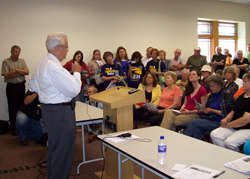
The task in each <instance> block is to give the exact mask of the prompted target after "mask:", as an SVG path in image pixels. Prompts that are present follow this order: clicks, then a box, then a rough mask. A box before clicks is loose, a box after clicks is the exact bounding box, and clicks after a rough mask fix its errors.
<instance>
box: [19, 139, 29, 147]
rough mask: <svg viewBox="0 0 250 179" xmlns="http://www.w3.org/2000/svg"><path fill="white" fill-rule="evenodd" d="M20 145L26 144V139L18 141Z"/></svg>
mask: <svg viewBox="0 0 250 179" xmlns="http://www.w3.org/2000/svg"><path fill="white" fill-rule="evenodd" d="M20 145H22V146H26V145H28V141H27V139H24V140H22V141H20Z"/></svg>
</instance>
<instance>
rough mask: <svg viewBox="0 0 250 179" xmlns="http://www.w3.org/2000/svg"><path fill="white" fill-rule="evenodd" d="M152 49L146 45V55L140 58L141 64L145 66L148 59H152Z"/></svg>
mask: <svg viewBox="0 0 250 179" xmlns="http://www.w3.org/2000/svg"><path fill="white" fill-rule="evenodd" d="M152 49H153V47H148V48H147V50H146V57H143V58H142V59H141V61H142V63H143V65H144V67H145V68H146V66H147V63H148V62H149V61H150V60H152V57H151V56H152V54H151V51H152Z"/></svg>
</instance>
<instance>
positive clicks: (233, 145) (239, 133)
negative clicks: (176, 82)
mask: <svg viewBox="0 0 250 179" xmlns="http://www.w3.org/2000/svg"><path fill="white" fill-rule="evenodd" d="M243 90H244V91H245V93H244V94H242V95H240V97H239V98H238V99H237V100H236V102H235V105H234V108H233V110H232V111H231V112H230V113H229V114H228V115H227V116H226V117H225V118H223V119H222V120H221V121H220V124H221V126H220V127H219V128H217V129H215V130H213V131H212V132H211V134H210V137H211V139H212V142H213V143H214V144H215V145H218V146H221V147H224V148H227V149H230V150H234V151H239V147H240V146H241V145H243V144H245V143H246V142H247V141H248V140H250V73H248V74H245V75H244V76H243Z"/></svg>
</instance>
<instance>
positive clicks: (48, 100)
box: [30, 32, 81, 179]
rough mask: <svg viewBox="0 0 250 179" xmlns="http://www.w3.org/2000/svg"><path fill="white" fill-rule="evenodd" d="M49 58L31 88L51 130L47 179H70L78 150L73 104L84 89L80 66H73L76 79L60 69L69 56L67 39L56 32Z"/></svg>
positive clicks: (48, 42)
mask: <svg viewBox="0 0 250 179" xmlns="http://www.w3.org/2000/svg"><path fill="white" fill-rule="evenodd" d="M46 47H47V50H48V54H47V55H46V56H45V57H44V58H43V59H42V60H41V61H40V62H39V63H38V65H37V67H36V71H35V73H34V75H33V78H34V79H35V80H34V82H35V83H32V84H30V87H31V88H33V89H36V90H37V92H38V95H39V100H40V102H41V103H42V118H43V120H44V123H45V126H46V128H47V130H48V162H47V169H48V170H47V174H48V178H49V179H50V178H60V179H66V178H69V176H70V171H71V167H72V163H73V156H74V146H75V132H76V124H75V111H74V104H75V103H74V101H73V100H72V99H73V98H74V97H75V96H77V95H78V93H79V92H80V89H81V79H80V71H81V66H80V65H79V64H78V63H77V62H75V63H74V64H73V65H72V70H73V72H74V73H73V75H71V74H70V73H69V72H68V71H67V70H66V69H64V68H63V67H62V66H61V63H60V62H61V61H62V60H63V59H65V58H66V55H67V52H68V38H67V36H66V35H65V34H63V33H59V32H55V33H52V34H49V35H48V37H47V40H46Z"/></svg>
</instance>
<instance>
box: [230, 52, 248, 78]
mask: <svg viewBox="0 0 250 179" xmlns="http://www.w3.org/2000/svg"><path fill="white" fill-rule="evenodd" d="M236 55H237V58H236V59H234V60H233V65H234V66H237V67H238V68H239V69H240V75H239V78H242V77H243V75H244V74H245V73H246V72H247V71H248V66H249V61H248V59H247V58H244V57H243V52H242V50H237V52H236Z"/></svg>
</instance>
